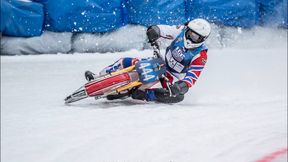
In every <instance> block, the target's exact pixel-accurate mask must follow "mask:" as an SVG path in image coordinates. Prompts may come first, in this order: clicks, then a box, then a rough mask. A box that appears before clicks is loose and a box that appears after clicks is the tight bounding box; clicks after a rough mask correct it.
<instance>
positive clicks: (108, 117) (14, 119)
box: [1, 40, 287, 162]
mask: <svg viewBox="0 0 288 162" xmlns="http://www.w3.org/2000/svg"><path fill="white" fill-rule="evenodd" d="M254 42H255V40H254ZM286 42H287V40H286ZM272 43H273V42H272ZM251 46H252V45H251ZM258 46H260V44H257V43H254V46H253V47H254V48H248V47H247V48H242V47H241V46H238V47H235V46H231V47H229V48H228V47H227V48H211V49H210V50H209V53H208V54H209V56H208V61H207V66H206V67H205V69H204V71H203V73H202V75H201V77H200V78H199V80H198V82H197V83H196V85H195V87H193V88H192V89H191V90H190V91H189V93H188V94H187V95H186V96H185V99H184V101H183V102H181V103H178V104H168V105H167V104H160V103H146V102H142V101H135V100H132V99H126V100H115V101H107V100H105V99H101V100H97V101H96V100H94V99H93V98H89V99H86V100H83V101H80V102H76V103H74V104H71V105H65V104H64V101H63V99H64V98H65V97H66V96H67V95H68V94H70V93H71V92H73V91H74V90H76V89H77V88H79V87H80V86H81V85H83V84H84V83H85V79H84V76H83V73H84V71H85V70H88V69H89V70H92V71H94V72H99V71H100V70H101V69H102V68H103V67H105V66H107V65H109V64H111V63H113V62H114V61H116V60H117V59H119V58H121V57H125V56H131V57H148V56H151V55H152V51H151V50H149V49H148V50H144V51H139V50H130V51H126V52H119V53H106V54H99V53H93V54H83V53H76V54H74V55H63V54H58V55H39V56H35V55H29V56H14V57H10V56H1V161H3V162H4V161H5V162H19V161H21V162H39V161H41V162H80V161H85V162H116V161H117V162H124V161H125V162H135V161H137V162H190V161H201V162H210V161H213V162H230V161H233V162H243V161H256V160H258V159H261V158H262V157H264V156H266V155H269V154H270V153H272V152H275V151H277V150H279V149H281V148H287V51H286V50H287V44H286V45H285V43H284V44H281V43H278V44H277V46H273V47H272V46H268V45H267V46H265V48H260V47H258ZM263 47H264V46H263ZM162 52H164V50H163V51H162ZM285 160H287V154H286V158H285V155H284V158H283V156H282V158H281V157H280V158H279V159H278V161H282V162H283V161H285Z"/></svg>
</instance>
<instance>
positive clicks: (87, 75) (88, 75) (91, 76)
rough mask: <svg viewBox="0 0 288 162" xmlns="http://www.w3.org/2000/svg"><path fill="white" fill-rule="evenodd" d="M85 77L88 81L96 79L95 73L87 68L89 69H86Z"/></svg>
mask: <svg viewBox="0 0 288 162" xmlns="http://www.w3.org/2000/svg"><path fill="white" fill-rule="evenodd" d="M85 78H86V80H87V81H88V82H90V81H91V80H94V79H95V74H94V73H92V72H91V71H89V70H87V71H85Z"/></svg>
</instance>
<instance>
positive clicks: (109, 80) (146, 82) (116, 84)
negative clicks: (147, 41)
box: [65, 44, 170, 104]
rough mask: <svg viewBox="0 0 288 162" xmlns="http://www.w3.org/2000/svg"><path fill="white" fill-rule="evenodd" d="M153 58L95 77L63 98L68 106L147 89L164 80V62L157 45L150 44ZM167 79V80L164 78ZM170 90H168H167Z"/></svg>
mask: <svg viewBox="0 0 288 162" xmlns="http://www.w3.org/2000/svg"><path fill="white" fill-rule="evenodd" d="M151 46H152V47H153V55H154V57H151V58H148V59H142V60H139V61H138V62H137V63H136V64H135V65H132V66H130V67H127V68H124V69H121V70H118V71H114V72H111V73H110V74H106V75H102V76H98V77H96V78H95V79H94V80H92V81H89V82H87V83H86V84H85V85H83V86H81V87H80V88H79V89H78V90H76V91H75V92H74V93H72V94H71V95H69V96H67V97H66V98H65V103H66V104H69V103H72V102H76V101H79V100H82V99H85V98H88V97H94V98H95V99H100V98H105V97H107V96H108V95H114V94H119V93H121V92H125V91H129V90H131V89H132V88H139V89H142V90H144V89H147V88H150V87H152V86H153V85H155V84H157V83H158V82H159V79H160V78H166V77H165V72H166V67H165V61H164V60H163V58H162V57H161V55H160V48H159V45H158V44H151ZM166 79H167V78H166ZM169 90H170V89H169Z"/></svg>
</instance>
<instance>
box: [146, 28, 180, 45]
mask: <svg viewBox="0 0 288 162" xmlns="http://www.w3.org/2000/svg"><path fill="white" fill-rule="evenodd" d="M183 28H184V26H175V25H174V26H169V25H153V26H149V27H148V29H147V32H146V34H147V37H148V40H149V42H155V41H156V40H158V39H159V38H164V39H170V40H173V39H175V38H176V37H177V36H178V35H179V34H180V32H181V30H182V29H183Z"/></svg>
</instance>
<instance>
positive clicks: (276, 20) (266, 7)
mask: <svg viewBox="0 0 288 162" xmlns="http://www.w3.org/2000/svg"><path fill="white" fill-rule="evenodd" d="M256 1H257V4H258V8H259V22H258V25H262V26H274V27H275V26H282V27H286V28H287V0H256Z"/></svg>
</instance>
